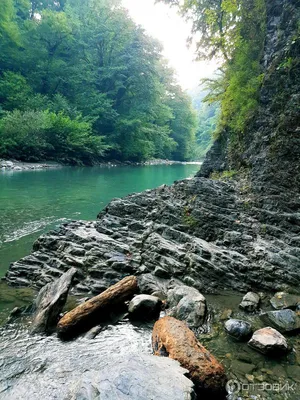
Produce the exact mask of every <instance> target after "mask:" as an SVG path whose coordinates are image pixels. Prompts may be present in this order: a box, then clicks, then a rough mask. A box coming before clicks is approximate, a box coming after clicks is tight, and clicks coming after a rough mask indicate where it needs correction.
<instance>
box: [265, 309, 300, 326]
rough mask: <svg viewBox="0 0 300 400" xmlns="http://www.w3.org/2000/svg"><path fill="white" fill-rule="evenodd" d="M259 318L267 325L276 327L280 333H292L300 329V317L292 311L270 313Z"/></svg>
mask: <svg viewBox="0 0 300 400" xmlns="http://www.w3.org/2000/svg"><path fill="white" fill-rule="evenodd" d="M259 317H260V318H261V320H262V321H263V322H264V323H265V324H268V325H272V326H274V328H276V329H278V330H279V331H280V332H292V331H297V330H299V329H300V317H299V315H297V313H295V312H294V311H292V310H290V309H284V310H278V311H268V312H266V313H264V314H261V315H260V316H259Z"/></svg>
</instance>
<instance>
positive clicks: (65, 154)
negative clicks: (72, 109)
mask: <svg viewBox="0 0 300 400" xmlns="http://www.w3.org/2000/svg"><path fill="white" fill-rule="evenodd" d="M105 149H106V147H105V146H104V145H103V144H102V141H101V138H100V137H99V136H93V134H92V127H91V124H90V123H88V122H85V121H82V120H81V119H80V118H79V117H77V118H76V119H74V120H72V119H70V118H69V117H68V116H66V115H64V114H63V113H59V114H55V113H53V112H49V111H24V112H22V111H19V110H15V111H12V112H7V113H6V114H5V116H4V118H2V120H1V121H0V157H7V158H10V157H14V158H18V159H20V160H29V161H38V160H44V159H51V160H62V161H64V162H67V163H75V164H77V163H83V164H92V163H93V161H94V160H95V158H96V157H97V156H102V155H103V152H104V150H105Z"/></svg>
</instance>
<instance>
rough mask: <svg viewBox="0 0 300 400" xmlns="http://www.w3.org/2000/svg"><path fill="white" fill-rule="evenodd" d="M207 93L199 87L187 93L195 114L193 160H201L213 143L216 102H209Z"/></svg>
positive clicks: (218, 108) (201, 86)
mask: <svg viewBox="0 0 300 400" xmlns="http://www.w3.org/2000/svg"><path fill="white" fill-rule="evenodd" d="M209 93H210V92H209V91H207V90H204V88H203V85H200V86H198V87H196V88H194V89H193V90H190V91H189V95H190V96H191V98H192V104H193V107H194V109H195V110H196V112H197V130H196V143H195V147H194V154H193V158H195V159H197V160H202V159H203V158H204V157H205V155H206V153H207V152H208V150H209V149H210V148H211V146H212V144H213V141H214V134H215V132H216V130H217V127H218V121H219V118H220V105H219V102H218V101H215V102H209Z"/></svg>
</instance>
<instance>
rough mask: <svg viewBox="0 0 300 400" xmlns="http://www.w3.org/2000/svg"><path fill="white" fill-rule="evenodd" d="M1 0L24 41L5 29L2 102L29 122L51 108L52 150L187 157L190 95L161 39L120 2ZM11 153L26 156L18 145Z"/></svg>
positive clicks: (68, 155) (87, 158)
mask: <svg viewBox="0 0 300 400" xmlns="http://www.w3.org/2000/svg"><path fill="white" fill-rule="evenodd" d="M5 2H7V5H9V9H7V10H8V11H7V12H6V13H5V21H8V22H7V23H8V25H9V26H10V27H11V28H14V27H17V29H18V32H19V38H20V40H19V42H18V43H17V42H16V41H15V42H13V40H12V38H11V37H10V36H9V35H8V33H5V35H6V36H5V40H3V41H2V43H3V44H2V47H1V50H2V51H1V53H0V65H1V70H0V106H1V108H2V109H3V110H5V111H9V112H13V111H15V110H19V111H20V112H21V114H20V115H22V116H23V118H25V116H26V115H27V113H30V112H36V113H37V115H39V116H41V115H46V114H45V113H47V112H48V114H47V115H48V119H50V124H51V127H54V126H55V127H56V128H55V129H57V130H58V131H57V132H56V131H55V129H54V128H53V129H52V128H51V129H50V128H49V129H48V130H47V145H49V146H50V147H51V148H52V150H51V149H50V148H48V150H49V149H50V150H51V151H50V150H49V151H48V152H47V153H45V152H44V153H45V154H46V155H47V156H51V157H52V158H55V157H56V158H61V159H63V160H65V161H67V162H73V161H74V159H75V158H77V159H78V161H79V162H87V163H90V162H92V160H95V161H96V159H99V158H103V157H106V158H118V159H120V160H136V161H140V160H146V159H148V158H151V157H161V158H175V159H180V160H187V159H189V158H190V157H191V148H193V143H194V140H195V116H194V113H193V110H192V108H191V104H190V99H189V98H188V97H187V96H186V95H185V94H184V93H183V91H182V90H181V89H180V88H179V87H178V86H177V85H176V84H175V81H174V72H173V71H172V70H171V69H169V68H168V67H167V65H166V63H165V61H164V59H163V57H162V54H161V52H162V47H161V45H160V44H159V43H158V42H157V41H156V40H154V39H152V38H151V37H149V36H148V35H147V34H146V33H145V32H144V31H143V30H142V29H141V28H140V27H138V26H137V25H136V24H135V23H134V22H133V21H132V20H131V19H130V18H129V16H128V13H127V11H126V10H124V9H123V8H122V6H121V1H119V0H113V1H108V0H97V1H96V0H84V1H79V0H60V1H54V0H39V1H36V0H31V1H28V0H15V1H14V2H9V0H5ZM11 6H12V8H11ZM2 31H3V30H2ZM2 31H1V17H0V35H1V32H2ZM3 32H4V31H3ZM7 32H8V31H7ZM3 35H4V33H3ZM20 44H21V45H20ZM16 115H17V114H16ZM16 115H14V117H16ZM54 115H55V117H54ZM5 118H6V117H5ZM18 118H19V119H20V118H21V117H18ZM53 118H54V120H53ZM67 118H68V120H67ZM84 123H87V124H88V125H89V128H88V127H87V126H84V125H83V124H84ZM6 124H7V122H5V121H4V126H6ZM78 124H80V128H78ZM5 129H6V128H5ZM91 129H92V130H93V134H92V133H91ZM79 131H80V134H79ZM6 132H8V131H6ZM58 132H60V133H58ZM61 132H65V134H62V133H61ZM83 132H85V134H84V135H83ZM57 135H61V136H57ZM72 135H74V137H73V136H72ZM82 135H83V136H82ZM41 136H42V137H43V135H41ZM51 136H53V137H51ZM87 137H88V138H92V139H93V140H92V141H90V142H89V141H88V140H87ZM96 137H99V138H100V137H103V143H105V146H104V145H103V143H102V142H101V139H99V143H98V142H97V143H96ZM66 138H68V139H66ZM76 140H78V146H76ZM89 140H90V139H89ZM100 142H101V143H100ZM54 143H55V145H54ZM63 143H64V144H63ZM99 146H100V147H99ZM14 148H15V149H16V146H15V147H14ZM79 149H81V150H80V151H81V152H82V154H81V155H80V154H79ZM104 149H106V150H107V151H106V152H105V153H104V152H103V150H104ZM54 152H57V153H56V154H54ZM44 153H43V154H44ZM92 153H93V155H92ZM10 154H11V156H13V154H12V148H10ZM26 154H27V153H26ZM15 157H23V158H24V157H25V155H22V152H21V151H19V150H18V151H17V149H16V152H15Z"/></svg>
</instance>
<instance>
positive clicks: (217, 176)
mask: <svg viewBox="0 0 300 400" xmlns="http://www.w3.org/2000/svg"><path fill="white" fill-rule="evenodd" d="M236 174H237V171H235V170H230V171H223V172H213V173H212V174H211V175H210V179H214V180H228V179H232V178H233V177H234V176H235V175H236Z"/></svg>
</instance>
